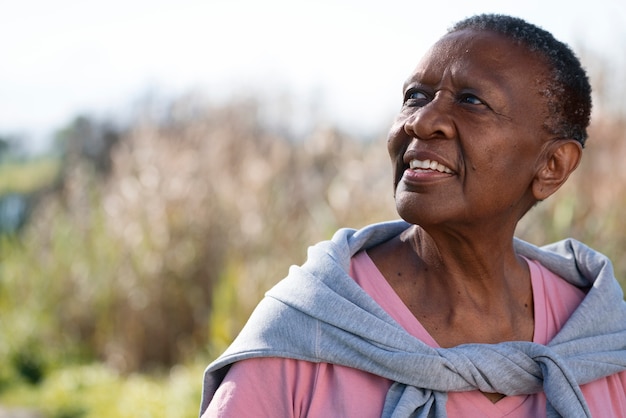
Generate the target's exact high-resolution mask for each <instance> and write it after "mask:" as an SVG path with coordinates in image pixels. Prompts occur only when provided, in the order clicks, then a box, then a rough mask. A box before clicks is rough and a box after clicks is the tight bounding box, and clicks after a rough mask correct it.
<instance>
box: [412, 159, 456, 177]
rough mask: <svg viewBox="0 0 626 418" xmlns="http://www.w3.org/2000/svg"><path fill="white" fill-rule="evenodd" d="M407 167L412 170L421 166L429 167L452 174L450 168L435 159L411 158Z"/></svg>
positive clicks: (424, 168) (423, 167) (422, 167)
mask: <svg viewBox="0 0 626 418" xmlns="http://www.w3.org/2000/svg"><path fill="white" fill-rule="evenodd" d="M409 167H410V168H411V169H412V170H415V169H418V168H421V169H423V170H426V169H430V170H434V171H439V172H441V173H447V174H452V170H450V169H449V168H448V167H446V166H445V165H443V164H441V163H439V162H437V161H435V160H411V161H410V162H409Z"/></svg>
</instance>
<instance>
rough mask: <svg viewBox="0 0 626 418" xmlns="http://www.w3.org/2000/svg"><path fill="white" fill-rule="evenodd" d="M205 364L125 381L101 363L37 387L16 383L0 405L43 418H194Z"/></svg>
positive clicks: (63, 372)
mask: <svg viewBox="0 0 626 418" xmlns="http://www.w3.org/2000/svg"><path fill="white" fill-rule="evenodd" d="M206 364H207V363H206V362H197V363H195V364H191V365H185V366H182V365H179V366H175V367H173V368H172V369H170V370H169V372H168V373H165V374H161V375H146V374H132V375H129V376H123V375H120V374H118V373H116V372H115V371H113V370H112V369H110V368H107V367H106V366H105V365H103V364H102V363H97V364H91V365H81V366H71V367H64V368H62V369H59V370H56V371H54V372H52V373H50V374H49V375H48V377H47V378H46V379H45V380H44V381H43V382H41V383H40V384H38V385H31V384H29V383H27V382H21V383H19V384H14V385H12V386H10V387H9V388H6V389H5V391H4V392H2V393H0V404H2V405H4V406H5V407H7V408H9V409H10V408H11V407H15V408H20V409H23V408H24V407H28V408H29V409H33V410H36V411H38V412H40V413H42V414H43V416H44V417H46V418H131V417H132V418H140V417H143V418H178V417H180V418H182V417H185V418H186V417H193V416H197V414H198V410H199V407H200V396H201V383H202V372H203V370H204V367H206Z"/></svg>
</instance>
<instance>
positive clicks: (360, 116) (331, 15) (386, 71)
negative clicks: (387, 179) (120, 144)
mask: <svg viewBox="0 0 626 418" xmlns="http://www.w3.org/2000/svg"><path fill="white" fill-rule="evenodd" d="M425 3H426V2H425V1H423V0H421V1H420V0H378V1H372V0H360V1H359V0H335V1H332V0H310V1H305V0H300V1H298V0H292V1H288V0H256V1H255V0H175V1H174V0H169V1H168V0H107V1H89V0H82V1H81V0H56V1H46V0H13V1H11V0H0V135H2V134H5V135H6V134H18V135H23V136H24V138H26V140H28V141H29V142H30V143H32V144H35V145H40V144H41V143H43V142H44V140H45V139H46V138H47V137H48V136H49V135H50V133H51V132H52V131H53V130H55V129H58V128H60V127H62V126H64V125H65V124H67V123H68V122H69V121H70V120H71V119H72V118H73V116H75V115H77V114H78V113H88V114H92V115H96V116H101V115H112V116H123V113H124V111H125V109H128V108H129V107H130V105H131V104H132V102H133V101H134V100H136V99H138V98H139V97H140V96H142V95H143V94H145V93H146V92H147V91H148V90H150V89H156V90H157V91H158V92H161V93H165V94H166V95H169V96H171V95H178V94H182V93H184V92H187V91H189V90H191V89H192V88H195V89H200V91H203V92H204V93H206V94H207V95H208V96H209V97H215V98H219V99H223V98H225V97H228V95H229V94H245V93H246V92H247V91H251V92H255V93H259V94H273V92H274V91H281V90H282V91H285V90H288V91H290V92H292V93H293V95H294V96H295V97H296V98H300V97H302V99H303V101H306V100H310V99H311V98H312V97H313V98H316V99H317V100H318V102H319V103H320V104H321V106H322V108H323V110H324V113H325V114H326V115H327V116H328V117H329V118H331V119H333V120H334V121H337V122H338V123H340V124H341V125H342V126H345V127H348V128H354V129H358V130H360V131H361V132H366V131H368V130H372V129H381V128H382V127H383V126H385V125H386V124H388V123H389V120H390V118H391V117H392V115H393V112H395V110H396V109H397V107H398V106H399V104H400V98H401V97H400V89H401V85H402V83H403V81H404V79H405V78H406V77H407V76H408V75H409V73H410V71H411V70H412V69H413V66H414V65H415V64H416V63H417V61H418V59H419V58H420V56H421V54H422V53H423V52H424V51H425V49H426V48H427V47H428V46H429V45H430V44H432V43H433V42H434V41H436V40H437V39H438V38H439V37H440V36H441V35H442V34H443V33H444V31H445V30H446V29H447V28H448V27H449V26H450V25H451V24H452V23H454V22H456V21H457V20H459V19H462V18H464V17H467V16H470V15H473V14H477V13H483V12H497V13H507V14H512V15H516V16H519V17H522V18H525V19H527V20H529V21H531V22H532V23H535V24H537V25H539V26H542V27H543V28H545V29H547V30H549V31H551V32H552V33H553V34H554V35H555V36H556V37H557V38H559V39H561V40H563V41H565V42H567V43H569V44H570V45H571V46H572V47H573V48H574V49H575V50H579V46H580V45H582V44H585V45H586V46H587V47H590V48H593V49H595V50H598V51H602V53H603V54H605V55H606V56H608V57H611V56H615V58H616V59H621V60H623V56H624V55H625V54H626V2H624V1H623V0H595V1H593V2H579V1H575V0H557V1H550V0H526V1H521V0H514V1H510V0H500V1H487V0H472V1H468V0H450V1H446V0H438V1H437V0H435V1H430V2H428V4H425ZM621 62H623V61H621ZM587 65H588V66H589V64H587Z"/></svg>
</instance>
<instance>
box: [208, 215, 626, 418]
mask: <svg viewBox="0 0 626 418" xmlns="http://www.w3.org/2000/svg"><path fill="white" fill-rule="evenodd" d="M409 226H410V225H409V224H407V223H405V222H402V221H394V222H387V223H382V224H375V225H370V226H368V227H366V228H364V229H361V230H359V231H355V230H352V229H342V230H339V231H338V232H337V233H336V234H335V236H334V237H333V238H332V240H330V241H324V242H321V243H319V244H317V245H315V246H313V247H310V248H309V253H308V259H307V262H306V263H305V264H303V265H302V266H301V267H296V266H293V267H291V269H290V271H289V275H288V276H287V278H285V279H284V280H282V281H281V282H279V283H278V284H277V285H276V286H275V287H274V288H272V289H271V290H270V291H269V292H267V294H266V297H265V298H264V299H263V300H262V301H261V303H260V304H259V305H258V306H257V308H256V309H255V311H254V313H253V314H252V316H251V317H250V319H249V321H248V323H247V324H246V326H245V327H244V329H243V330H242V331H241V333H240V334H239V336H238V337H237V338H236V339H235V341H234V342H233V344H232V345H231V346H230V347H229V348H228V349H227V350H226V352H224V354H222V355H221V356H220V357H219V358H218V359H217V360H215V361H214V362H213V363H211V364H210V365H209V367H208V368H207V370H206V372H205V376H204V387H203V399H202V405H201V413H202V412H203V411H204V410H205V409H206V408H207V406H208V404H209V402H210V400H211V398H212V397H213V394H214V393H215V390H216V389H217V387H218V386H219V384H220V382H221V381H222V379H223V378H224V375H225V374H226V372H227V371H228V367H229V366H230V365H231V364H232V363H234V362H236V361H239V360H243V359H246V358H251V357H286V358H293V359H300V360H306V361H311V362H326V363H332V364H340V365H344V366H348V367H353V368H356V369H360V370H364V371H367V372H370V373H373V374H376V375H379V376H383V377H385V378H387V379H390V380H392V381H394V382H395V383H394V384H393V385H392V386H391V388H390V389H389V392H388V393H387V398H386V401H385V406H384V410H383V414H382V416H383V417H394V418H396V417H398V418H400V417H402V418H405V417H433V416H434V417H445V416H446V408H445V404H446V400H447V392H450V391H471V390H481V391H483V392H497V393H502V394H505V395H524V394H532V393H537V392H540V391H544V392H545V394H546V398H547V400H548V402H547V415H548V416H549V417H559V416H565V417H582V416H590V414H589V409H588V407H587V404H586V402H585V399H584V398H583V396H582V393H581V390H580V388H579V385H581V384H585V383H588V382H591V381H594V380H597V379H600V378H603V377H606V376H609V375H612V374H615V373H618V372H621V371H624V370H626V303H624V300H623V293H622V289H621V288H620V286H619V284H618V282H617V281H616V280H615V278H614V275H613V268H612V266H611V263H610V261H609V260H608V259H607V258H606V257H604V256H603V255H601V254H599V253H597V252H595V251H593V250H591V249H590V248H588V247H586V246H584V245H583V244H581V243H579V242H577V241H574V240H571V239H570V240H565V241H561V242H558V243H555V244H552V245H550V246H547V247H543V248H538V247H536V246H533V245H531V244H528V243H525V242H523V241H521V240H517V239H516V241H515V249H516V251H517V252H518V253H519V254H521V255H523V256H525V257H527V258H529V259H534V260H537V261H539V262H540V263H541V264H542V265H544V266H545V267H546V268H548V269H550V270H552V271H553V272H555V273H556V274H558V275H560V276H561V277H563V278H564V279H565V280H567V281H568V282H570V283H572V284H574V285H576V286H578V287H581V288H585V289H589V290H588V292H587V295H586V297H585V298H584V300H583V301H582V303H581V304H580V306H579V307H578V308H577V309H576V311H575V312H574V313H573V314H572V316H571V317H570V319H569V320H568V321H567V322H566V324H565V325H564V326H563V328H562V329H561V330H560V331H559V333H558V334H557V335H556V336H555V338H554V339H553V340H552V341H550V343H549V344H548V345H547V346H544V345H540V344H536V343H532V342H504V343H499V344H464V345H460V346H457V347H453V348H433V347H429V346H427V345H426V344H424V343H423V342H422V341H420V340H418V339H417V338H415V337H414V336H412V335H410V334H409V333H407V332H406V331H405V330H404V329H403V328H402V327H401V326H400V325H399V324H398V323H397V322H396V321H395V320H394V319H392V318H391V317H390V316H389V315H388V314H387V313H386V312H385V311H384V310H383V309H382V308H381V307H380V306H379V305H378V304H377V303H376V302H375V301H374V300H373V299H372V298H371V297H370V296H369V295H368V294H367V293H366V292H365V291H364V290H363V289H361V287H360V286H359V285H358V284H357V283H356V282H355V281H354V280H353V279H352V278H351V277H350V276H349V275H348V272H349V268H350V259H351V257H352V256H353V255H354V254H356V253H357V252H358V251H359V250H361V249H367V248H370V247H372V246H374V245H376V244H378V243H381V242H384V241H386V240H388V239H389V238H391V237H393V236H395V235H397V234H399V233H400V232H402V231H403V230H405V229H406V228H408V227H409Z"/></svg>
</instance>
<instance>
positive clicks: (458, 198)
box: [201, 15, 626, 418]
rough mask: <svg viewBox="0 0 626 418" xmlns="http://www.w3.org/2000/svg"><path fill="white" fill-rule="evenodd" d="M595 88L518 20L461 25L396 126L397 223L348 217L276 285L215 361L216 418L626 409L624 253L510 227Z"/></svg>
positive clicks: (545, 186)
mask: <svg viewBox="0 0 626 418" xmlns="http://www.w3.org/2000/svg"><path fill="white" fill-rule="evenodd" d="M590 91H591V89H590V87H589V82H588V80H587V77H586V75H585V72H584V70H583V69H582V68H581V65H580V63H579V61H578V59H577V58H576V57H575V56H574V54H573V53H572V52H571V50H570V49H569V48H568V47H567V46H565V45H564V44H562V43H560V42H558V41H556V40H555V39H554V38H553V37H552V35H550V34H549V33H548V32H546V31H544V30H542V29H539V28H537V27H535V26H533V25H531V24H529V23H527V22H525V21H523V20H520V19H517V18H512V17H508V16H502V15H480V16H475V17H472V18H469V19H467V20H464V21H461V22H460V23H458V24H457V25H456V26H454V27H453V28H452V29H451V30H450V31H449V32H448V33H447V34H446V35H445V36H443V37H442V38H441V39H440V40H439V41H438V42H437V43H436V44H435V45H434V46H433V47H432V48H431V49H430V51H429V52H428V53H427V54H426V55H425V57H424V58H423V59H422V60H421V61H420V63H419V64H418V66H417V68H416V69H415V71H414V72H413V74H412V75H411V76H410V77H409V79H408V80H407V82H406V83H405V86H404V101H403V104H402V109H401V110H400V113H399V115H398V117H397V118H396V120H395V122H394V124H393V127H392V128H391V131H390V133H389V138H388V150H389V154H390V156H391V163H392V168H393V180H394V191H395V200H396V206H397V210H398V213H399V214H400V216H401V217H402V219H403V221H396V222H388V223H383V224H377V225H371V226H369V227H366V228H364V229H362V230H360V231H354V230H347V229H343V230H340V231H338V232H337V233H336V234H335V236H334V237H333V238H332V240H331V241H327V242H322V243H319V244H317V245H316V246H314V247H311V249H310V250H309V256H308V260H307V262H306V263H305V264H304V265H302V266H301V267H292V269H291V270H290V273H289V276H288V277H287V278H286V279H284V280H283V281H281V282H280V283H279V284H278V285H277V286H275V287H274V288H273V289H272V290H270V291H269V292H268V293H267V296H266V298H265V299H264V300H263V301H262V302H261V303H260V304H259V306H258V307H257V309H256V310H255V312H254V313H253V315H252V316H251V318H250V320H249V322H248V324H247V325H246V327H245V328H244V329H243V331H242V332H241V334H240V335H239V336H238V337H237V339H236V340H235V342H234V343H233V345H232V346H231V347H230V348H229V349H228V350H227V351H226V352H225V353H224V354H223V355H222V356H221V357H220V358H219V359H217V360H216V361H215V362H213V363H212V364H211V365H210V366H209V368H208V369H207V371H206V374H205V381H204V393H203V401H202V406H201V414H203V416H204V417H217V416H219V417H301V416H307V417H360V418H362V417H380V416H383V417H415V416H417V417H432V416H438V417H439V416H442V417H443V416H446V415H447V416H457V417H502V416H507V417H540V416H566V417H582V416H591V415H593V416H598V417H600V416H601V417H609V416H610V417H617V416H626V372H625V371H624V370H626V305H625V303H624V300H623V294H622V291H621V289H620V287H619V285H618V283H617V281H616V280H615V278H614V277H613V271H612V267H611V263H610V262H609V261H608V260H607V259H606V258H605V257H604V256H602V255H601V254H599V253H597V252H594V251H593V250H591V249H589V248H588V247H585V246H584V245H582V244H580V243H578V242H576V241H573V240H567V241H563V242H560V243H557V244H552V245H550V246H547V247H543V248H538V247H535V246H533V245H531V244H528V243H525V242H522V241H520V240H518V239H516V238H514V231H515V228H516V225H517V223H518V221H519V220H520V218H522V216H524V214H525V213H526V212H527V211H528V210H529V209H531V208H532V207H533V206H534V205H535V204H537V202H540V201H541V200H543V199H546V198H547V197H549V196H550V195H551V194H552V193H554V192H555V191H556V190H557V189H558V188H559V187H560V186H561V185H562V184H563V183H564V182H565V181H566V180H567V178H568V176H569V174H570V173H571V172H572V171H573V170H574V169H575V168H576V167H577V165H578V162H579V160H580V158H581V153H582V148H583V145H584V143H585V139H586V137H587V134H586V128H587V125H588V123H589V115H590V110H591V98H590Z"/></svg>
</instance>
